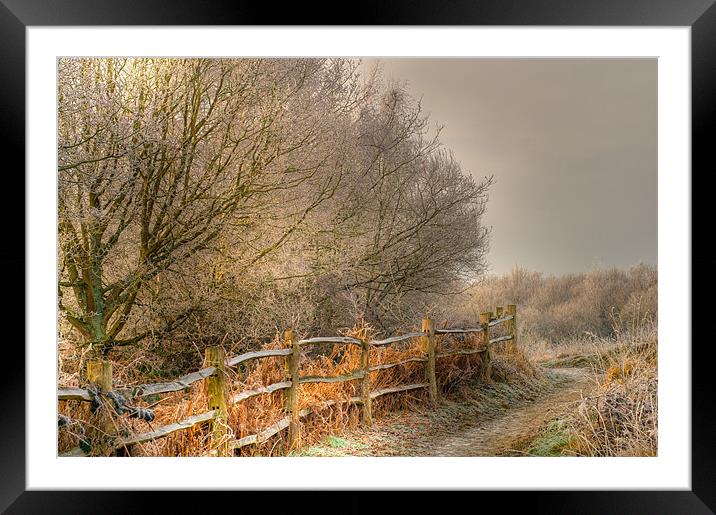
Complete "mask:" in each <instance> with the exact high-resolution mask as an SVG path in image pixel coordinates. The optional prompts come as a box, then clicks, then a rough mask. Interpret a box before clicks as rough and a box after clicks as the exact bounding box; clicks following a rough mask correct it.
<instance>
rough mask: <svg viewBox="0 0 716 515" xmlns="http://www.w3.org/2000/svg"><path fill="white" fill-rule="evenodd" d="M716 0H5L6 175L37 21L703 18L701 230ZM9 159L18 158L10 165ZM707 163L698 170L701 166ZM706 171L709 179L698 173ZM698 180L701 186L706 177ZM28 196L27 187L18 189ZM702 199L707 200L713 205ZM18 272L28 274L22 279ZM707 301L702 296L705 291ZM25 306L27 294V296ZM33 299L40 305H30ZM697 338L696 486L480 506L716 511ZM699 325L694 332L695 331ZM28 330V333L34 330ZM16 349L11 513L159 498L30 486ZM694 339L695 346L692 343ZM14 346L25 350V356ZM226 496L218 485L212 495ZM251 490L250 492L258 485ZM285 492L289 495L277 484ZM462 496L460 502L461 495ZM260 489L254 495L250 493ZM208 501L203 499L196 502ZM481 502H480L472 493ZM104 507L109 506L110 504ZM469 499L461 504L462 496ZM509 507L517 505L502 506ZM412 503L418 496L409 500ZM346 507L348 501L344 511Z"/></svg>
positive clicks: (1, 493) (714, 453)
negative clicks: (355, 0)
mask: <svg viewBox="0 0 716 515" xmlns="http://www.w3.org/2000/svg"><path fill="white" fill-rule="evenodd" d="M715 1H716V0H601V1H599V2H597V1H594V0H591V1H587V0H513V1H510V2H507V1H504V0H502V1H501V0H489V1H485V0H477V1H476V0H456V1H452V2H436V1H434V0H420V1H410V0H400V1H396V0H394V1H391V2H380V1H369V2H363V3H361V4H355V5H353V4H347V5H350V6H352V7H354V8H352V9H351V11H352V12H351V15H350V18H341V17H340V16H339V15H338V13H339V12H340V10H339V9H337V8H336V4H333V3H331V4H329V3H326V4H325V5H323V4H322V3H320V2H313V3H310V4H308V3H300V2H295V3H286V4H285V5H281V7H280V8H277V6H278V5H279V4H276V3H268V2H251V3H249V2H241V1H237V2H218V1H213V2H202V1H200V0H175V1H173V2H167V1H162V0H123V1H118V0H113V1H109V0H46V1H40V0H0V77H1V81H2V88H0V91H2V95H1V98H0V106H1V107H0V119H2V127H1V129H0V130H2V133H1V134H2V138H0V148H2V151H3V153H2V154H1V155H2V156H4V157H3V161H2V162H4V163H5V166H4V167H3V168H5V171H6V173H5V177H6V180H8V181H9V180H10V179H12V178H14V179H15V180H17V181H18V183H19V184H18V185H17V186H16V189H15V190H14V191H17V192H19V191H25V190H24V180H23V175H22V174H20V173H19V170H20V169H22V170H24V169H25V168H24V166H25V160H24V153H23V152H22V151H21V150H19V149H23V148H24V143H25V131H24V127H25V59H26V57H25V29H26V28H27V27H31V26H82V25H204V26H206V25H284V24H298V25H320V24H326V25H501V26H508V25H519V26H524V25H549V26H567V25H571V26H596V25H604V26H632V25H633V26H688V27H691V44H692V47H691V51H692V55H691V73H692V175H691V180H692V182H691V184H692V235H698V234H699V230H700V229H704V230H707V227H708V225H707V224H709V221H710V217H709V216H708V212H704V213H700V214H699V213H698V212H697V211H695V210H694V207H695V206H696V205H697V204H699V203H698V202H697V200H698V199H699V196H702V197H704V200H705V198H706V197H705V196H706V195H708V194H709V188H707V187H706V186H705V182H704V180H705V179H706V178H708V177H709V175H711V173H710V172H711V170H714V169H715V167H714V157H713V156H714V153H713V151H712V149H711V147H712V146H713V144H712V143H711V139H710V137H709V136H710V134H711V133H712V130H711V129H713V126H714V125H715V124H716V6H714V2H715ZM9 157H16V158H19V159H17V165H16V166H15V167H11V166H9V165H8V164H7V163H9V162H10V161H9V159H8V158H9ZM697 172H698V173H697ZM697 179H698V181H697ZM697 183H698V185H699V187H695V186H696V184H697ZM14 197H16V199H17V200H18V202H19V203H20V204H23V200H22V199H23V198H24V196H23V195H14ZM701 205H702V206H703V205H705V203H704V204H701ZM0 209H2V210H3V212H2V215H3V216H2V217H1V218H0V220H3V221H4V222H3V226H4V227H3V229H4V231H5V233H4V236H5V237H4V240H5V246H4V248H3V251H2V253H0V267H1V268H0V270H14V271H16V272H15V273H12V274H8V275H11V276H12V277H9V278H8V282H5V285H6V288H8V289H11V291H13V292H20V291H23V290H24V288H23V286H24V285H22V286H21V285H20V284H19V283H20V280H21V277H23V276H24V274H19V273H17V271H19V270H23V271H25V256H24V250H23V251H19V249H21V248H22V249H24V245H23V246H20V245H19V243H18V242H23V241H24V238H25V228H24V225H20V224H18V223H17V222H14V223H10V222H9V221H14V220H17V217H18V216H17V213H18V212H19V210H20V209H23V212H24V205H20V206H17V205H13V204H12V203H11V202H9V201H3V203H2V204H1V207H0ZM691 251H692V277H699V281H697V282H696V283H695V284H694V282H693V281H692V285H693V289H692V294H695V293H697V292H703V293H707V292H709V291H713V286H715V285H714V284H713V283H714V279H713V275H714V274H713V273H710V274H709V273H707V272H708V271H709V270H711V269H712V268H713V267H714V265H716V251H713V250H709V249H708V242H707V241H706V238H703V239H693V238H692V249H691ZM12 281H16V282H17V284H13V283H12ZM19 297H20V296H19V295H17V293H13V294H12V302H11V305H12V306H13V307H16V306H18V305H19V304H20V303H21V302H20V298H19ZM694 302H695V301H694ZM23 304H24V302H23ZM26 309H32V306H26ZM693 329H694V328H693V327H692V334H693V342H694V345H693V346H692V409H691V413H692V421H691V422H692V453H691V464H692V475H691V479H692V490H690V491H657V490H654V491H614V492H605V491H582V492H577V491H568V492H555V491H531V492H519V493H518V492H509V493H506V492H502V493H499V492H480V493H479V495H480V501H479V502H480V505H482V506H487V505H488V502H489V501H490V500H494V499H488V498H487V497H488V496H489V497H491V498H492V497H494V496H499V497H500V499H499V501H500V502H501V503H505V502H506V503H507V504H513V503H515V502H523V501H525V502H528V503H529V505H530V511H531V512H535V511H536V512H540V513H541V512H549V513H564V512H569V513H713V512H714V510H716V488H714V486H716V482H715V481H714V479H713V478H714V477H716V466H715V464H716V459H715V457H716V446H714V445H713V435H714V434H716V424H715V419H716V417H715V416H714V410H713V409H711V407H710V404H711V403H710V392H711V388H710V384H708V383H707V381H708V379H707V378H708V371H707V367H709V366H710V365H709V359H708V353H709V350H710V345H711V344H710V343H709V340H708V339H707V338H697V333H695V332H693ZM685 334H688V333H685ZM23 337H24V335H23ZM5 343H6V345H5V350H6V353H3V355H4V357H5V358H6V359H7V360H8V361H7V362H6V363H12V364H14V366H13V367H3V373H2V375H1V376H2V382H3V384H2V392H3V393H4V394H5V395H4V398H3V401H4V402H3V405H2V413H3V417H2V419H3V423H2V425H1V426H0V427H2V439H0V463H1V464H2V469H3V474H2V479H0V511H4V510H7V513H35V512H39V511H43V512H50V513H58V512H59V513H65V512H68V513H115V512H116V513H126V512H128V511H137V510H140V511H141V510H142V509H143V508H149V507H150V505H151V502H152V501H151V499H153V498H150V497H149V496H148V495H147V494H146V493H145V492H131V493H130V492H120V491H108V492H97V491H95V492H82V491H72V492H67V491H65V492H58V491H26V487H25V445H26V442H25V430H26V427H25V410H26V408H27V409H32V407H29V406H26V405H25V394H24V392H25V367H24V366H21V365H20V364H21V363H22V364H23V365H24V364H25V359H24V351H23V349H22V347H21V346H20V345H18V344H16V343H13V344H10V341H9V340H6V342H5ZM690 343H691V342H689V341H688V340H685V341H684V344H690ZM11 351H13V352H14V353H16V355H15V356H13V355H12V354H11ZM172 495H173V496H175V497H177V499H178V500H179V502H181V503H183V506H184V508H185V510H183V511H187V510H188V509H189V508H190V505H191V504H192V503H188V504H187V502H188V499H186V496H185V495H182V494H181V493H180V492H172ZM217 495H219V496H220V497H224V496H227V495H232V494H231V493H222V494H216V493H214V494H212V503H213V502H217ZM239 495H241V496H242V498H243V499H246V498H247V493H246V492H241V493H239ZM271 495H272V496H273V495H285V494H282V493H277V492H275V493H272V494H271ZM362 495H363V493H361V492H353V493H348V494H346V497H345V498H344V499H343V500H342V501H340V505H341V506H343V507H349V506H355V505H358V504H360V503H361V502H362V500H361V499H359V497H361V496H362ZM455 495H457V493H454V494H451V499H454V502H456V503H459V502H460V501H459V500H458V499H457V498H455V497H454V496H455ZM249 497H250V496H249ZM427 497H428V496H427V495H426V493H425V492H416V493H414V494H413V495H411V497H410V501H411V503H416V504H419V505H422V504H424V503H425V502H426V501H427V500H428V499H427ZM202 502H206V501H201V500H197V501H196V503H197V504H196V505H197V506H200V505H201V503H202ZM470 502H474V501H470ZM100 506H101V509H99V508H100ZM456 506H457V505H456ZM502 506H505V504H502ZM406 508H407V506H406ZM342 511H346V510H345V509H343V510H342Z"/></svg>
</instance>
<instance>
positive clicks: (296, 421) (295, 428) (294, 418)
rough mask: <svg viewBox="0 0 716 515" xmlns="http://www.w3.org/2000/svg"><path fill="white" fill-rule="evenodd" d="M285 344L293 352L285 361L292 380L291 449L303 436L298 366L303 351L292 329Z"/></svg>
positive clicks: (289, 400) (289, 399)
mask: <svg viewBox="0 0 716 515" xmlns="http://www.w3.org/2000/svg"><path fill="white" fill-rule="evenodd" d="M284 345H285V346H286V347H287V348H290V349H291V354H290V355H288V356H287V357H286V361H285V364H286V372H287V376H288V379H289V380H290V381H291V387H290V388H287V389H286V413H287V414H288V416H289V417H291V420H290V422H289V425H288V446H289V449H295V448H296V447H297V446H298V443H299V441H300V437H301V418H300V416H299V411H298V391H299V384H298V380H299V374H298V367H299V364H300V359H301V352H300V348H299V346H298V340H297V339H296V334H295V333H294V332H293V331H292V330H288V331H286V332H285V333H284Z"/></svg>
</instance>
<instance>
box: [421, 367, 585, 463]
mask: <svg viewBox="0 0 716 515" xmlns="http://www.w3.org/2000/svg"><path fill="white" fill-rule="evenodd" d="M553 372H555V373H556V374H559V375H561V376H563V377H564V378H565V379H567V380H566V381H565V382H564V383H562V385H561V387H560V388H558V389H557V390H556V391H554V392H552V393H551V394H547V395H545V396H544V397H542V398H540V399H539V400H537V401H534V402H531V403H529V404H524V405H517V406H513V407H510V408H508V409H507V410H506V411H505V412H504V413H503V414H502V415H499V416H497V417H495V418H492V419H490V420H486V421H483V422H482V423H480V424H477V425H475V426H472V427H468V428H466V429H464V430H462V431H460V432H459V433H454V434H451V435H447V436H446V437H443V438H440V440H438V441H436V442H434V445H433V446H431V447H430V448H428V449H426V448H425V447H422V449H421V451H423V452H420V454H414V455H416V456H417V455H420V456H521V455H524V452H525V447H526V446H527V445H529V443H530V442H531V441H532V440H533V439H534V438H535V436H536V435H537V433H538V431H539V429H540V427H541V426H542V425H543V424H545V423H546V422H547V421H549V420H551V419H553V418H556V417H558V416H559V415H560V414H561V413H564V412H565V411H566V410H568V409H570V408H571V407H572V406H573V405H575V403H576V401H579V400H580V399H581V396H582V395H583V394H585V395H586V394H587V393H588V392H589V391H590V390H591V389H592V388H593V387H594V384H593V380H592V379H591V377H590V374H589V370H588V369H585V368H559V369H553ZM426 451H427V452H426Z"/></svg>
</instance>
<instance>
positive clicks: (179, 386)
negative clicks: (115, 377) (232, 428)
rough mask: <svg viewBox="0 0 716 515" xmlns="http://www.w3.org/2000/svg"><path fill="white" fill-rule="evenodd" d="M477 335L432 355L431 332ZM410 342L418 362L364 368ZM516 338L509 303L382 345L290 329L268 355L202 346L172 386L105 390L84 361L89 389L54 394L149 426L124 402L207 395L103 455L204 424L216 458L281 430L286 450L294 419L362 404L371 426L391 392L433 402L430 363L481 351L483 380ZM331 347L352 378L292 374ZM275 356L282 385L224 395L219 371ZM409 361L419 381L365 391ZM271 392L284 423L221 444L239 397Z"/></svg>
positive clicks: (104, 380)
mask: <svg viewBox="0 0 716 515" xmlns="http://www.w3.org/2000/svg"><path fill="white" fill-rule="evenodd" d="M500 324H505V333H506V334H505V335H504V336H500V337H496V338H491V337H490V332H491V329H492V328H493V327H495V326H497V325H500ZM470 333H476V334H481V335H482V338H480V339H479V341H480V345H479V346H477V347H475V348H472V349H460V350H453V351H446V352H441V353H436V351H435V336H436V335H439V334H470ZM413 338H420V343H421V350H422V356H420V357H411V358H408V359H404V360H401V361H397V362H393V363H381V364H378V365H373V366H370V359H369V358H370V352H371V349H372V348H375V347H381V346H386V345H391V344H395V343H398V342H403V341H406V340H410V339H413ZM516 340H517V308H516V306H515V305H514V304H510V305H508V306H507V308H506V309H503V307H499V306H498V307H497V308H496V311H495V313H494V315H493V313H492V312H485V313H481V314H480V318H479V324H478V325H476V326H475V327H470V328H463V329H435V327H434V324H433V321H432V320H431V319H429V318H425V319H423V320H422V327H421V331H420V332H411V333H407V334H402V335H399V336H392V337H390V338H386V339H384V340H361V339H358V338H352V337H347V336H332V337H322V336H319V337H315V338H308V339H303V340H301V339H298V338H297V337H296V334H295V332H294V331H292V330H288V331H286V332H285V333H284V348H282V349H269V350H260V351H253V352H247V353H244V354H240V355H238V356H234V357H230V358H227V357H225V356H224V350H223V348H221V347H209V348H207V349H206V354H205V362H204V364H205V367H204V368H202V369H201V370H198V371H196V372H192V373H190V374H186V375H184V376H182V377H180V378H178V379H176V380H174V381H171V382H164V383H153V384H143V385H138V386H133V387H125V388H121V389H118V390H116V391H115V390H113V385H112V364H111V363H109V362H107V361H101V360H96V361H90V362H88V363H87V380H88V383H89V385H90V386H89V388H64V387H59V388H58V390H57V399H58V401H59V400H61V401H69V400H78V401H86V402H92V403H98V402H99V403H101V402H102V401H101V400H100V399H102V398H104V399H107V400H110V401H112V402H113V403H114V405H115V409H117V408H119V409H118V412H119V413H120V414H121V413H129V415H130V416H135V417H139V418H146V417H147V413H149V415H148V416H149V418H147V419H148V420H151V417H152V414H151V412H149V410H142V409H141V408H133V407H131V406H128V405H126V404H125V403H126V402H127V401H126V399H130V400H131V399H137V398H141V397H147V396H155V395H160V394H167V393H172V392H179V391H182V390H187V389H189V388H190V387H191V386H192V385H193V384H195V383H197V382H199V381H206V383H207V392H208V405H207V411H206V412H204V413H200V414H198V415H193V416H191V417H188V418H185V419H183V420H180V421H178V422H175V423H172V424H168V425H164V426H161V427H158V428H156V429H154V430H153V431H149V432H145V433H141V434H135V435H131V436H128V437H118V438H113V439H111V444H110V446H109V447H108V450H109V452H114V451H118V450H120V449H129V448H131V446H134V445H136V444H141V443H144V442H150V441H154V440H157V439H159V438H163V437H166V436H168V435H170V434H172V433H175V432H177V431H182V430H186V429H189V428H192V427H195V426H197V425H200V424H205V423H207V422H209V423H211V438H212V442H216V446H215V448H216V453H217V455H219V456H230V455H232V454H233V453H234V451H235V450H237V449H240V448H242V447H244V446H247V445H255V444H260V443H263V442H266V441H268V440H269V439H270V438H272V437H273V436H275V435H277V434H278V433H280V432H281V431H283V430H285V429H288V444H289V447H290V448H294V447H295V446H296V444H297V442H298V441H299V438H300V428H301V425H300V420H301V419H302V418H304V417H306V416H307V415H309V414H310V413H312V412H313V410H315V409H318V408H325V407H328V406H331V405H334V404H336V403H338V402H350V403H354V404H359V405H361V406H362V418H361V422H362V423H363V424H365V425H371V424H372V421H373V413H372V401H373V400H375V399H376V398H378V397H381V396H383V395H388V394H392V393H398V392H406V391H409V390H416V389H422V388H427V389H428V392H429V398H430V401H431V402H433V403H435V402H438V400H439V398H438V397H439V390H438V384H437V380H436V374H435V364H436V361H437V360H438V359H441V358H446V357H450V356H458V355H470V354H477V353H484V357H483V363H484V367H483V374H484V377H485V378H486V379H488V380H489V378H490V374H491V365H490V362H491V346H492V345H494V344H496V343H500V342H507V341H509V342H510V345H511V346H513V347H514V346H515V345H516ZM323 343H333V344H340V345H356V346H359V347H360V348H361V361H360V363H361V366H360V369H358V370H355V371H354V372H352V373H349V374H344V375H339V376H302V375H301V374H300V367H301V353H300V349H301V347H304V346H307V345H314V344H323ZM280 356H283V357H284V359H285V369H286V376H285V378H284V380H283V381H280V382H277V383H273V384H270V385H267V386H264V387H260V388H256V389H253V390H244V391H241V392H239V393H237V394H234V395H233V396H231V397H229V396H228V395H227V388H226V374H225V371H226V368H227V367H236V366H238V365H241V364H243V363H246V362H249V361H252V360H260V359H266V358H272V357H280ZM410 362H420V363H425V380H424V381H423V382H420V383H413V384H406V385H401V386H393V387H389V388H382V389H378V390H372V391H371V389H370V382H369V376H370V373H371V372H375V371H377V370H385V369H388V368H392V367H397V366H400V365H404V364H407V363H410ZM357 379H360V380H361V388H360V395H359V396H355V397H351V398H350V399H349V400H347V401H335V400H328V401H325V402H323V403H322V404H321V405H318V406H314V407H310V408H305V409H303V410H299V409H298V399H299V395H300V389H301V385H303V384H307V383H339V382H345V381H353V380H357ZM279 390H283V391H284V397H285V411H286V413H285V417H284V418H282V419H280V420H279V421H278V422H276V423H274V424H272V425H271V426H269V427H267V428H265V429H263V430H262V431H260V432H258V433H256V434H252V435H249V436H245V437H243V438H240V439H234V440H227V438H226V430H227V426H226V423H225V421H226V420H227V413H228V410H227V407H228V406H229V405H234V404H238V403H241V402H243V401H245V400H247V399H250V398H252V397H255V396H258V395H265V394H270V393H273V392H276V391H279ZM59 417H60V420H58V423H59V424H60V425H61V424H62V418H63V415H60V416H59ZM106 430H107V431H111V427H109V424H107V427H106ZM87 454H88V452H87V449H80V448H79V447H78V448H74V449H72V450H71V451H69V452H66V453H63V454H61V456H86V455H87Z"/></svg>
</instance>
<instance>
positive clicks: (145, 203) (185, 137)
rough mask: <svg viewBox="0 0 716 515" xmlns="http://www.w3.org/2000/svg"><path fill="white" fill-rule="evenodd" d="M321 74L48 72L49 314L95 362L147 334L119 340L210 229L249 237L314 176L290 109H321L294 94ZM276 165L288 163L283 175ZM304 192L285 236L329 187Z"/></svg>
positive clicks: (78, 63)
mask: <svg viewBox="0 0 716 515" xmlns="http://www.w3.org/2000/svg"><path fill="white" fill-rule="evenodd" d="M326 70H328V71H330V63H328V64H327V63H325V62H321V61H316V60H269V61H266V60H207V59H191V60H175V59H126V60H124V59H122V60H116V59H78V60H73V59H70V60H62V61H61V62H60V63H59V76H60V81H59V110H58V113H59V143H58V154H59V155H58V173H59V226H58V229H59V240H60V250H61V270H60V281H59V286H60V308H61V311H62V312H63V313H64V315H65V316H66V319H67V320H68V321H69V322H70V323H71V324H72V326H73V327H74V328H76V329H77V330H78V331H79V332H80V333H81V334H82V335H83V336H84V338H85V340H86V342H88V343H89V344H90V345H91V346H92V347H93V348H94V349H95V350H98V351H100V352H107V351H108V350H109V349H111V348H112V347H115V346H118V345H126V344H129V343H133V342H136V341H138V340H140V339H142V338H143V337H144V336H146V335H147V334H148V331H145V332H143V333H139V334H132V335H130V336H128V337H127V338H121V337H120V335H121V333H122V330H123V329H124V328H125V325H126V324H127V321H128V320H129V316H130V313H131V311H132V308H133V307H134V305H135V302H136V300H137V297H138V295H140V292H142V291H143V289H144V288H145V287H146V285H147V284H148V283H149V282H150V281H151V280H152V279H155V278H156V277H157V276H158V275H159V274H161V273H162V272H164V271H167V270H171V269H172V267H173V266H175V265H176V264H177V263H180V262H183V261H186V260H187V259H189V258H190V257H191V256H192V255H194V254H196V253H197V252H199V251H202V250H205V249H207V248H208V247H209V246H210V245H211V244H212V243H213V242H215V241H216V240H217V237H218V236H219V235H220V234H221V233H222V230H223V229H225V228H227V227H229V226H231V227H233V228H234V229H235V230H236V231H240V230H241V229H242V228H246V227H250V226H251V225H253V224H255V220H254V217H255V216H257V215H256V214H257V213H259V212H261V211H262V208H263V211H264V212H265V206H263V205H262V202H263V201H264V200H265V199H266V198H267V197H268V196H269V195H270V194H271V193H273V192H280V191H286V190H290V189H295V188H300V187H301V186H302V185H304V184H306V183H308V182H310V181H312V180H313V179H314V178H315V177H316V172H317V170H318V168H320V166H317V165H315V163H313V164H312V165H310V166H305V167H303V166H301V163H304V162H305V161H306V157H305V156H301V155H299V154H301V152H305V151H306V149H307V148H310V147H311V145H312V139H313V138H314V136H315V130H316V124H317V121H316V117H315V116H306V115H305V113H306V112H310V111H307V110H305V109H304V111H303V112H302V113H298V110H297V109H296V108H295V104H296V103H300V102H304V103H305V102H306V101H309V100H310V101H312V102H313V104H314V106H313V107H315V105H316V104H318V103H320V97H319V99H318V100H316V99H315V98H307V97H310V95H314V96H315V95H316V90H315V89H314V90H313V91H310V92H306V88H305V85H306V84H307V83H308V82H310V81H311V80H314V79H315V78H316V77H318V76H320V75H321V74H323V73H325V72H326ZM315 80H319V81H320V79H315ZM288 124H291V126H292V127H293V128H294V129H296V130H294V131H287V130H286V128H287V125H288ZM288 155H292V156H298V157H296V159H295V160H294V164H293V165H292V166H287V165H286V162H285V160H286V156H288ZM279 163H280V164H283V165H284V166H280V165H279ZM297 165H298V166H297ZM313 186H316V187H313V188H311V193H312V194H313V196H310V198H305V199H304V200H305V202H300V203H296V204H295V205H294V206H293V207H294V212H293V213H292V216H290V217H289V218H290V219H291V220H292V221H294V222H295V223H294V224H293V226H295V224H296V223H300V221H301V220H302V217H303V216H304V215H305V213H306V212H309V211H310V210H312V209H315V207H316V206H317V205H318V204H320V203H321V202H322V201H323V200H325V199H326V198H328V197H329V196H330V195H331V194H332V191H333V190H334V189H335V187H336V181H335V180H333V179H332V178H328V179H325V177H322V178H321V181H320V184H318V185H315V184H314V185H313ZM291 231H292V228H291V227H288V228H286V229H285V230H284V231H283V234H281V235H279V236H278V238H277V239H276V240H275V241H273V242H272V243H271V244H270V245H268V248H265V249H260V250H258V251H257V254H258V257H255V259H258V258H260V257H261V256H262V255H265V254H266V253H267V252H269V251H270V250H271V249H272V248H275V247H276V246H278V245H280V244H281V243H282V242H283V241H285V239H286V237H287V234H290V232H291ZM66 290H69V291H70V292H72V299H71V301H68V300H66V297H65V295H64V293H65V291H66ZM188 315H189V313H188V312H183V313H179V314H177V315H176V317H175V318H174V320H169V321H167V323H166V324H165V325H166V327H165V329H169V328H171V327H172V326H174V325H175V324H178V323H180V322H181V321H182V320H183V319H185V318H186V316H188Z"/></svg>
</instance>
